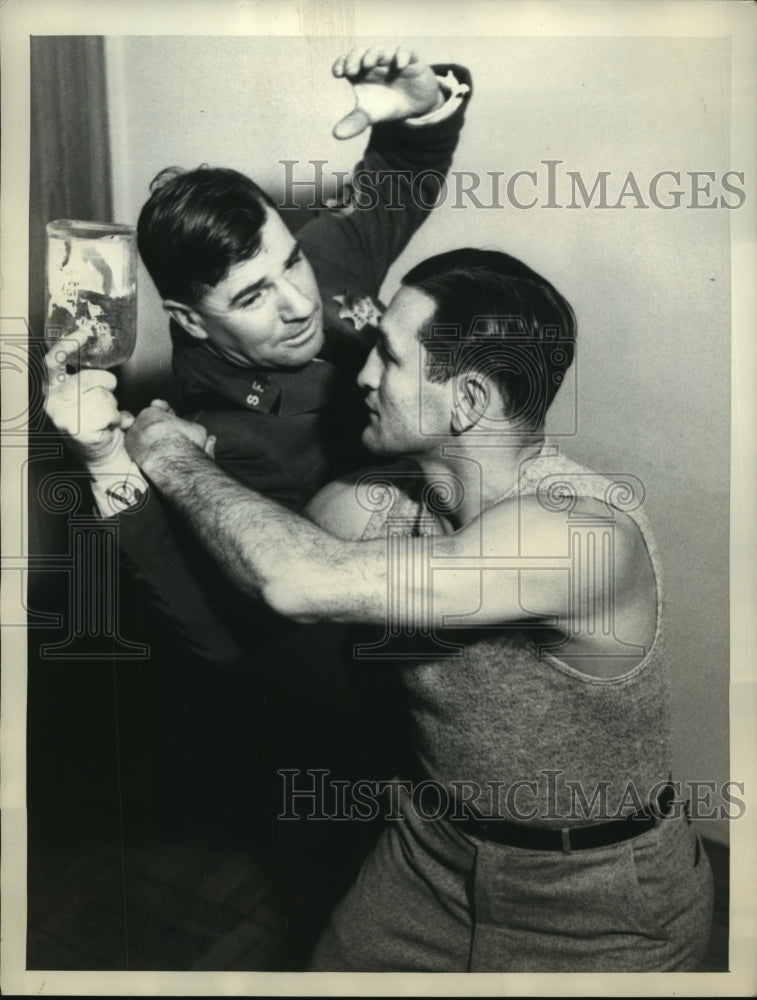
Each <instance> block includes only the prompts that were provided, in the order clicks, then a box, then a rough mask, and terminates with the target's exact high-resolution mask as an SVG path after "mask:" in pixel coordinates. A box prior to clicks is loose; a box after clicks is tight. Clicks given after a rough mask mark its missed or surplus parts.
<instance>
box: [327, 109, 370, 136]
mask: <svg viewBox="0 0 757 1000" xmlns="http://www.w3.org/2000/svg"><path fill="white" fill-rule="evenodd" d="M370 123H371V120H370V118H369V117H368V115H367V114H366V113H365V111H364V110H363V109H362V108H355V110H354V111H350V113H349V114H348V115H347V116H346V117H345V118H342V120H341V121H340V122H337V124H336V125H335V126H334V137H335V138H336V139H351V138H352V137H353V136H354V135H360V133H361V132H363V131H365V129H366V128H368V126H369V125H370Z"/></svg>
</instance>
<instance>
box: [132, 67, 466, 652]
mask: <svg viewBox="0 0 757 1000" xmlns="http://www.w3.org/2000/svg"><path fill="white" fill-rule="evenodd" d="M450 69H451V70H452V73H451V74H450V72H449V71H450ZM435 70H436V72H437V75H438V76H440V77H443V76H444V74H445V73H447V77H446V80H445V82H446V84H447V86H450V85H451V86H452V87H453V89H454V88H455V87H456V85H459V86H457V87H456V89H457V94H458V96H459V98H460V106H459V108H458V109H457V110H456V111H455V113H454V114H452V115H451V116H449V117H447V118H445V119H442V120H441V121H439V122H437V123H434V124H427V125H424V126H420V127H414V126H412V125H408V124H405V123H382V124H379V125H377V126H374V128H373V129H372V132H371V138H370V141H369V144H368V147H367V149H366V151H365V153H364V156H363V159H362V160H361V161H360V163H359V164H358V165H357V167H356V168H355V171H354V173H353V178H354V181H353V184H354V188H355V191H356V194H357V196H358V204H359V205H360V206H363V207H357V208H354V209H353V210H351V211H350V210H346V211H339V212H330V211H324V212H321V213H320V214H319V215H318V216H317V217H316V218H314V219H312V220H311V221H309V222H308V223H306V225H305V226H303V227H302V229H301V230H300V231H299V232H298V234H297V236H298V239H299V241H300V243H301V246H302V248H303V251H304V253H305V255H306V256H307V258H308V260H309V262H310V264H311V266H312V268H313V271H314V273H315V276H316V279H317V282H318V287H319V290H320V292H321V298H322V302H323V316H324V333H325V343H324V348H323V350H322V351H321V354H320V357H318V358H316V359H315V360H313V361H311V362H310V363H309V364H307V365H305V366H303V367H302V368H300V369H298V370H294V371H264V370H256V369H254V368H251V367H241V366H237V365H234V364H232V363H230V362H228V361H226V360H225V359H223V358H220V357H219V356H218V355H217V354H215V353H214V352H213V351H212V350H210V349H209V347H208V345H207V342H205V341H200V340H196V339H194V338H191V337H189V336H188V335H186V334H185V333H184V332H183V331H182V330H181V328H180V327H178V326H177V325H176V324H174V323H172V330H171V333H172V339H173V345H174V353H173V365H174V375H175V378H176V384H177V391H178V396H179V400H180V403H179V405H180V410H181V412H182V414H183V415H185V416H189V417H191V418H192V419H195V420H197V421H199V422H200V423H202V424H203V425H204V426H205V427H206V428H207V430H208V432H209V433H211V434H214V435H215V436H216V438H217V443H216V452H215V454H216V461H217V463H218V464H219V466H220V467H221V468H223V469H224V470H225V471H227V472H229V473H230V474H231V475H233V476H234V477H235V478H236V479H238V480H239V481H240V482H242V483H244V484H246V485H248V486H250V487H251V488H254V489H255V490H257V491H258V492H260V493H263V494H264V495H266V496H269V497H272V498H273V499H276V500H278V501H279V502H281V503H282V504H285V505H286V506H287V507H289V508H290V509H293V510H300V509H301V508H302V507H303V506H304V505H305V504H306V503H307V501H308V500H309V499H310V498H311V497H312V496H313V494H314V493H316V492H317V491H318V490H319V489H320V488H321V487H322V486H324V485H325V484H326V483H328V482H330V481H331V480H333V479H335V478H336V477H337V476H338V475H340V474H341V473H344V472H346V471H349V470H352V469H355V468H358V467H360V466H363V465H366V464H376V457H375V456H370V455H368V453H366V452H365V450H364V449H363V447H362V445H361V442H360V438H361V433H362V429H363V427H364V425H365V421H366V411H365V408H364V406H363V405H362V396H361V393H360V391H359V390H358V387H357V384H356V376H357V373H358V371H359V370H360V368H361V367H362V365H363V363H364V361H365V358H366V357H367V354H368V352H369V350H370V347H371V345H372V335H373V324H374V323H375V322H376V321H377V319H378V316H379V315H380V312H381V305H380V303H379V300H378V296H379V290H380V287H381V284H382V282H383V280H384V278H385V277H386V274H387V271H388V270H389V267H390V266H391V264H392V263H393V262H394V260H395V259H396V258H397V257H398V256H399V254H400V253H401V252H402V250H403V249H404V248H405V246H406V245H407V243H408V241H409V240H410V238H411V236H412V235H413V233H414V232H415V231H416V230H417V229H418V227H419V226H420V225H421V224H422V222H423V221H424V220H425V219H426V218H427V217H428V215H429V213H430V211H431V206H432V205H433V204H434V195H435V194H438V192H439V185H440V175H444V174H446V173H447V171H448V170H449V167H450V165H451V162H452V155H453V152H454V150H455V147H456V145H457V141H458V137H459V132H460V129H461V127H462V123H463V115H464V108H465V104H466V103H467V99H468V97H469V96H470V77H469V75H468V73H467V71H466V70H464V69H462V68H461V67H457V66H455V67H448V66H445V67H443V68H440V67H435ZM361 178H362V190H361V185H360V181H361ZM119 527H120V535H119V542H120V548H121V551H122V553H123V554H124V556H125V557H126V559H127V560H128V562H129V563H130V564H131V566H132V567H133V568H134V569H135V570H136V572H138V573H139V575H140V576H141V577H142V579H143V581H144V582H146V583H147V585H148V586H149V588H150V590H151V593H152V594H153V596H154V603H155V604H156V605H157V606H158V607H159V608H160V609H161V611H162V612H164V613H165V614H166V615H168V616H169V617H170V618H171V619H172V621H173V623H174V625H175V627H176V629H177V630H178V632H179V634H180V635H181V636H182V638H183V640H184V642H185V644H186V645H187V647H188V648H189V649H190V650H192V651H193V652H195V653H197V654H199V655H201V656H203V657H206V658H208V659H211V660H213V661H214V662H224V661H237V662H239V661H242V660H244V661H245V662H249V661H250V659H251V657H250V654H251V651H252V649H253V648H254V647H259V646H260V645H261V644H262V643H263V642H264V641H265V640H264V638H263V636H264V634H265V632H266V627H265V625H264V621H268V622H269V623H273V624H272V630H273V632H276V631H277V628H278V626H280V622H278V623H276V621H275V616H273V615H270V614H267V613H263V612H262V609H261V614H260V615H258V614H257V613H256V614H255V615H253V616H251V615H250V613H249V599H248V598H244V599H243V598H242V597H241V595H239V594H237V593H236V592H235V591H234V590H233V588H231V587H230V586H229V585H228V583H227V582H226V581H225V578H224V577H223V575H222V574H221V572H220V570H218V569H217V568H216V567H215V564H214V563H213V562H212V560H211V559H210V558H209V557H208V556H207V554H206V553H204V551H202V550H201V548H200V546H199V544H198V543H197V542H196V540H195V539H193V537H192V535H191V532H190V531H189V530H188V529H186V528H184V527H183V526H182V525H181V524H178V523H177V521H176V518H175V517H174V516H172V514H171V512H170V511H169V510H167V508H166V506H165V504H164V501H163V500H162V499H161V498H160V497H159V496H157V495H156V491H154V490H153V491H151V492H150V496H149V499H148V503H147V504H146V505H144V506H143V507H142V508H141V509H140V510H137V511H130V512H125V513H124V514H121V515H120V526H119ZM251 619H254V637H253V634H252V633H251V632H250V628H251ZM253 659H254V657H253Z"/></svg>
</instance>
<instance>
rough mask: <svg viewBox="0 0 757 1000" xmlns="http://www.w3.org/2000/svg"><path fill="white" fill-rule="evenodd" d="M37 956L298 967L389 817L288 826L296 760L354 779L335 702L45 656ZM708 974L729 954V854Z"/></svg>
mask: <svg viewBox="0 0 757 1000" xmlns="http://www.w3.org/2000/svg"><path fill="white" fill-rule="evenodd" d="M29 666H30V670H29V711H28V728H29V739H28V820H29V852H28V857H29V868H28V947H27V963H28V968H30V969H58V970H77V971H78V970H176V971H179V970H240V971H241V970H251V971H252V970H256V971H257V970H273V971H277V970H282V971H283V970H294V971H296V970H299V969H302V968H304V967H305V963H306V961H307V957H308V954H309V952H310V950H311V948H312V945H313V944H314V942H315V940H316V939H317V936H318V934H319V933H320V931H321V929H322V927H323V926H324V923H325V921H326V919H327V917H328V914H329V912H330V910H331V909H332V907H333V905H334V904H335V902H336V900H337V899H338V897H339V895H340V894H341V892H342V891H343V890H344V889H345V888H346V886H347V885H348V884H349V882H350V881H351V880H352V878H353V877H354V873H355V871H356V870H357V867H358V865H359V862H360V858H361V856H362V854H363V853H364V852H365V850H366V849H367V847H368V845H369V843H370V839H371V836H373V835H374V831H372V830H368V829H366V830H361V831H359V833H360V839H359V840H358V839H357V836H356V834H355V832H354V830H352V829H351V827H352V826H353V825H352V824H347V823H342V824H333V823H331V824H329V823H323V824H322V823H315V822H309V823H293V824H282V823H278V824H277V823H276V822H275V819H274V817H275V814H276V812H277V811H279V810H278V805H279V802H280V784H279V781H280V779H277V781H273V780H272V774H273V771H272V769H271V762H272V761H275V762H276V764H277V766H279V767H295V768H296V767H307V766H309V767H318V766H322V767H326V768H328V769H330V770H331V771H332V773H333V774H338V773H339V769H340V767H343V765H344V761H345V759H347V758H348V757H349V755H350V753H351V746H350V742H349V738H348V737H347V736H345V735H344V734H345V733H347V732H348V730H349V724H348V721H347V720H345V718H344V717H343V716H342V715H340V709H339V707H338V706H335V705H334V704H331V705H329V704H324V703H321V704H319V703H317V702H316V701H313V699H311V698H306V697H302V698H291V697H288V696H287V697H283V698H282V697H280V696H278V695H277V694H276V693H275V692H274V693H271V692H270V691H264V690H261V688H260V687H259V685H257V684H253V683H252V682H251V681H250V680H249V679H248V678H244V677H236V676H231V675H229V676H224V677H223V678H222V679H221V680H220V681H217V682H216V683H210V682H209V679H208V673H207V668H198V669H197V670H195V669H194V668H192V667H191V666H190V665H188V664H186V663H184V664H181V666H180V667H178V668H176V669H175V670H173V669H171V670H163V671H162V673H161V670H162V668H161V667H160V664H159V663H157V662H155V661H153V662H152V663H151V664H148V665H147V666H139V665H134V664H122V665H119V666H114V665H113V664H112V663H110V664H108V663H107V662H99V661H95V662H91V663H86V662H82V663H78V664H65V665H63V664H60V663H54V662H53V663H44V662H38V663H34V662H33V661H32V660H30V665H29ZM706 846H707V850H708V854H709V857H710V860H711V863H712V865H713V869H714V873H715V882H716V907H715V919H714V925H713V932H712V940H711V944H710V949H709V951H708V953H707V956H706V959H705V961H704V963H703V965H702V971H712V972H715V971H725V970H727V967H728V852H727V849H726V848H724V847H723V846H721V845H718V844H715V843H712V842H708V843H707V845H706Z"/></svg>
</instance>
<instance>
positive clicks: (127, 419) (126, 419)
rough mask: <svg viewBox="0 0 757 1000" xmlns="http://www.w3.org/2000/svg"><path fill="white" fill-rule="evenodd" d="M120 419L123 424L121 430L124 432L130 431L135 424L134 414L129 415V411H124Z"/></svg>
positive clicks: (120, 414)
mask: <svg viewBox="0 0 757 1000" xmlns="http://www.w3.org/2000/svg"><path fill="white" fill-rule="evenodd" d="M119 417H120V418H121V423H120V427H121V430H122V431H128V429H129V428H130V427H131V425H132V424H133V423H134V419H135V418H134V414H133V413H129V411H128V410H122V411H121V412H120V413H119Z"/></svg>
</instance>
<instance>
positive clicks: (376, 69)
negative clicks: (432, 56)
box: [331, 47, 443, 139]
mask: <svg viewBox="0 0 757 1000" xmlns="http://www.w3.org/2000/svg"><path fill="white" fill-rule="evenodd" d="M331 71H332V73H333V74H334V76H336V77H344V79H346V80H349V82H350V83H351V84H352V86H353V88H354V91H355V100H356V104H355V108H354V109H353V110H352V111H351V112H350V113H349V114H348V115H346V116H345V117H344V118H342V120H341V121H339V122H338V123H337V124H336V125H335V126H334V135H335V136H336V138H337V139H350V138H352V136H355V135H359V134H360V133H361V132H362V131H364V129H366V128H368V126H369V125H375V124H377V123H378V122H385V121H404V120H405V119H406V118H416V117H419V116H421V115H425V114H427V113H428V112H429V111H432V110H434V109H435V108H438V107H440V106H441V104H442V103H443V97H442V92H441V90H440V89H439V84H438V82H437V79H436V76H435V75H434V71H433V70H432V69H431V67H430V66H429V65H428V64H427V63H425V62H423V61H422V60H420V59H419V58H418V56H417V55H416V53H415V52H411V51H410V50H408V49H403V48H397V49H395V50H392V49H382V48H379V47H372V48H369V49H362V48H354V49H352V51H351V52H349V53H348V54H347V55H343V56H340V57H339V58H338V59H337V60H336V62H335V63H334V65H333V67H332V70H331Z"/></svg>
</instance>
